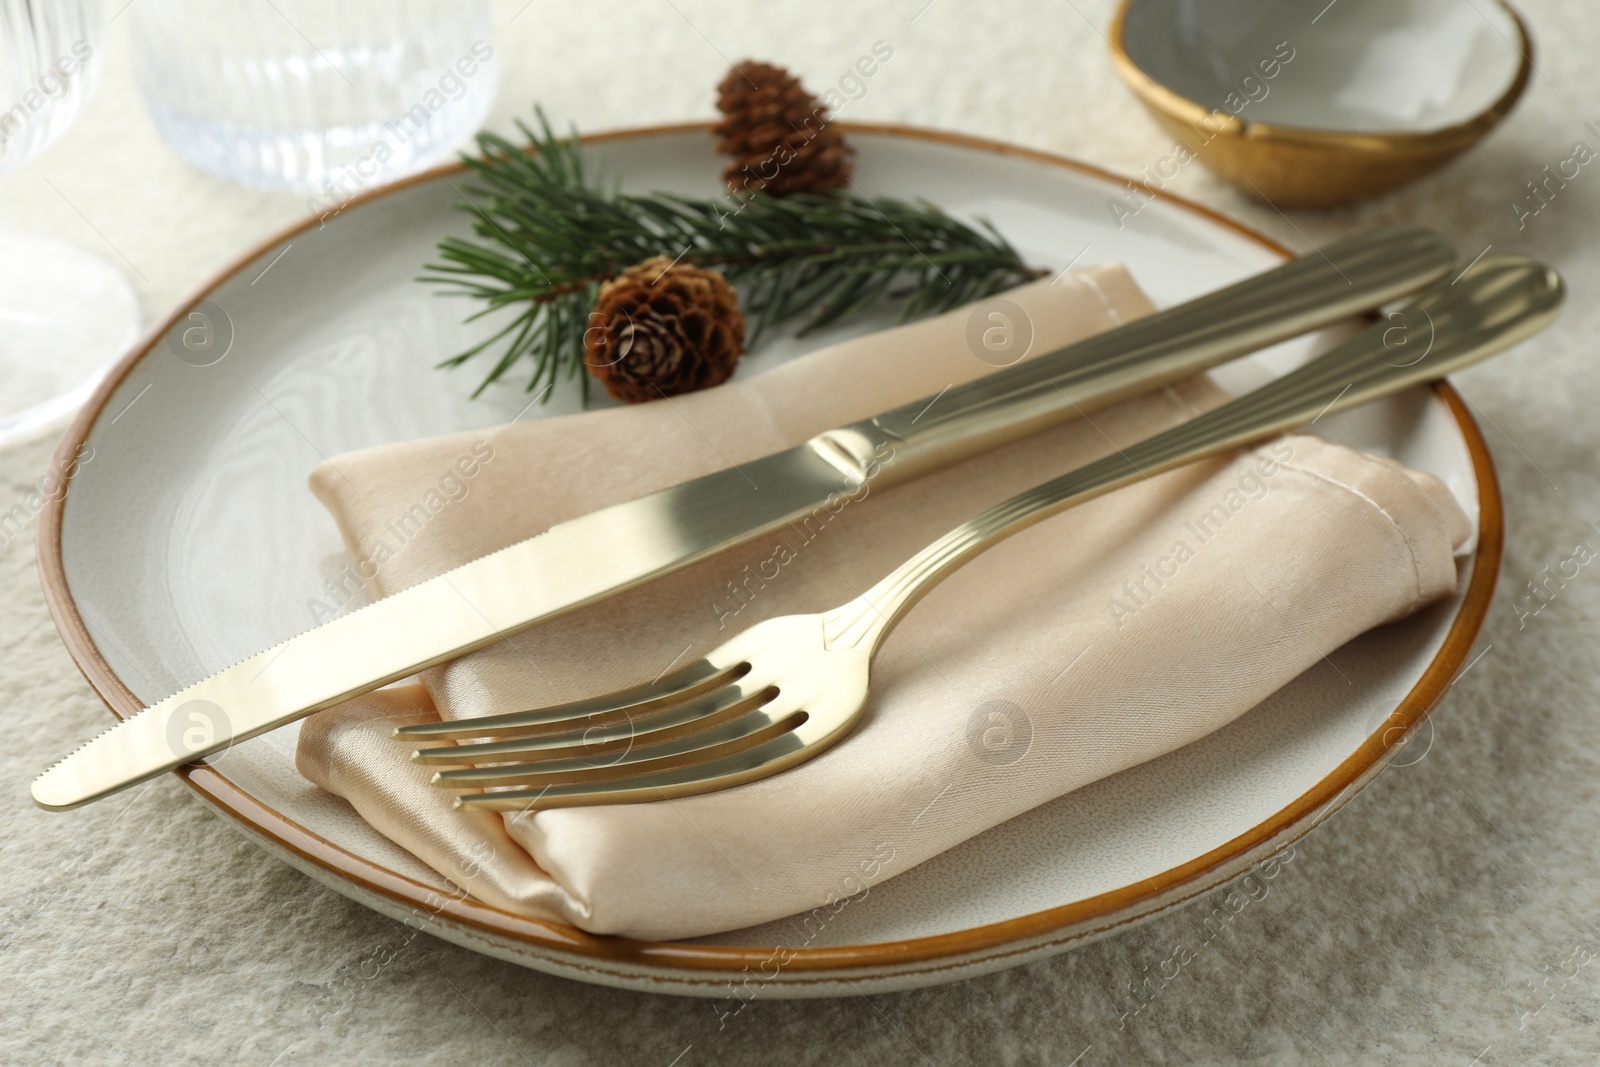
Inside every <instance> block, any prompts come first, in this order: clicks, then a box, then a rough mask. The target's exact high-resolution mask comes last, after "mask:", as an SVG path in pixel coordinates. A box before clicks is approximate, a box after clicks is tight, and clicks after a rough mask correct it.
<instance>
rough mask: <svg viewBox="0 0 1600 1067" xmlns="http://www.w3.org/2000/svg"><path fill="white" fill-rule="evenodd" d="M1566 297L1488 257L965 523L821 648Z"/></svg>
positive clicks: (1492, 343)
mask: <svg viewBox="0 0 1600 1067" xmlns="http://www.w3.org/2000/svg"><path fill="white" fill-rule="evenodd" d="M1563 295H1564V289H1563V285H1562V282H1561V277H1560V275H1558V274H1557V273H1556V272H1555V271H1554V270H1552V269H1550V268H1549V267H1546V266H1545V265H1543V264H1541V263H1539V262H1537V261H1535V260H1533V259H1530V258H1528V257H1526V256H1520V255H1503V256H1491V257H1487V258H1485V259H1481V260H1479V261H1478V262H1477V263H1476V264H1474V265H1473V266H1472V267H1471V268H1469V269H1468V270H1467V271H1465V272H1464V273H1463V274H1462V275H1461V276H1460V277H1459V278H1457V279H1456V281H1454V282H1452V283H1448V284H1445V283H1441V284H1439V285H1437V286H1435V287H1434V288H1433V289H1430V290H1429V291H1427V292H1426V293H1424V294H1423V295H1422V296H1421V297H1419V298H1418V299H1417V300H1415V301H1414V302H1412V303H1411V304H1408V305H1407V306H1406V307H1405V308H1403V309H1401V310H1399V311H1395V312H1392V313H1391V314H1390V315H1389V316H1388V317H1387V318H1385V319H1384V320H1382V321H1380V322H1378V323H1376V324H1374V325H1373V326H1370V327H1369V328H1367V329H1366V330H1365V331H1363V332H1362V333H1360V334H1359V335H1357V336H1356V337H1354V338H1352V339H1350V340H1349V341H1347V342H1345V343H1344V344H1342V345H1339V346H1338V347H1336V348H1334V349H1333V350H1331V351H1329V352H1327V353H1325V354H1323V355H1322V356H1319V357H1317V358H1316V359H1314V360H1312V361H1311V362H1309V363H1307V364H1306V365H1305V366H1303V367H1301V368H1299V369H1298V370H1295V371H1293V372H1291V373H1289V374H1286V375H1284V376H1283V377H1282V378H1279V379H1277V380H1276V381H1274V382H1272V383H1270V384H1268V385H1266V386H1263V387H1262V388H1260V389H1257V390H1255V391H1254V392H1252V393H1247V394H1246V395H1244V396H1242V397H1240V398H1238V399H1237V400H1233V401H1231V402H1229V403H1227V404H1224V405H1222V406H1221V407H1219V408H1215V409H1213V410H1211V411H1209V412H1207V413H1205V414H1203V415H1200V416H1198V417H1196V418H1194V419H1191V420H1190V421H1188V422H1186V423H1183V424H1182V425H1180V426H1175V427H1173V428H1172V429H1170V430H1167V431H1166V432H1164V433H1160V434H1157V435H1155V436H1154V437H1150V438H1147V439H1146V440H1144V441H1141V442H1140V443H1138V444H1136V445H1132V446H1130V447H1128V448H1127V449H1125V450H1121V451H1118V452H1116V453H1115V454H1113V455H1109V456H1106V457H1105V458H1104V459H1100V460H1096V461H1095V462H1093V463H1089V464H1087V465H1085V466H1082V467H1079V468H1077V469H1076V470H1073V471H1069V472H1068V473H1066V474H1063V475H1061V476H1060V477H1058V478H1054V479H1052V480H1050V481H1048V482H1045V483H1044V484H1042V485H1039V486H1036V487H1034V488H1032V489H1029V490H1028V491H1026V492H1024V493H1019V494H1018V495H1016V496H1014V497H1012V498H1011V499H1009V500H1006V501H1003V502H1001V503H999V504H996V505H995V506H994V507H991V508H989V509H988V510H987V511H985V512H983V513H982V514H980V515H978V516H977V517H976V518H974V519H972V520H971V521H969V522H965V523H962V524H961V525H960V526H957V527H956V528H955V529H953V530H951V531H950V532H949V533H947V534H945V535H944V536H943V537H941V538H939V540H937V541H935V542H933V543H932V544H930V545H929V546H928V547H927V548H924V549H923V550H922V551H920V552H918V553H917V554H916V555H914V556H912V557H911V558H910V559H909V560H907V561H906V562H905V563H903V564H902V565H901V566H899V567H897V568H895V570H894V571H892V572H891V573H890V574H889V575H888V576H886V577H885V578H884V579H883V580H882V581H880V582H878V583H877V584H876V585H874V586H873V587H872V588H871V589H869V590H867V591H866V592H865V593H863V594H862V595H861V596H859V597H857V598H856V599H855V600H853V601H851V602H850V603H848V604H845V605H842V606H841V607H839V608H835V609H834V610H833V611H830V612H827V613H826V614H825V615H824V616H823V633H824V639H825V641H826V643H827V644H828V647H830V648H838V647H857V648H860V647H865V648H867V649H869V650H876V648H877V646H878V644H879V642H881V641H882V639H883V637H884V636H885V635H886V634H887V633H888V632H889V630H890V629H892V628H893V627H894V625H895V623H897V622H898V621H899V620H900V619H901V618H902V617H903V616H904V615H905V613H906V612H907V611H908V610H909V609H910V608H911V607H912V605H914V604H915V603H916V602H917V601H918V600H920V599H921V598H922V597H923V596H924V595H925V594H926V593H927V592H928V591H929V590H930V589H932V588H933V587H934V586H935V585H937V584H938V583H939V582H940V581H942V580H943V579H944V578H945V577H947V576H948V575H950V574H951V573H952V572H954V571H955V570H956V569H957V568H958V567H960V566H961V565H962V564H963V563H965V562H967V561H968V560H969V559H971V558H972V557H974V556H976V555H977V554H978V553H980V552H983V551H984V550H985V549H988V548H991V547H993V546H994V545H996V544H999V543H1000V542H1001V541H1003V540H1005V539H1006V538H1008V537H1010V536H1011V535H1012V534H1015V533H1018V532H1020V531H1022V530H1025V529H1027V528H1028V527H1029V526H1032V525H1033V524H1034V523H1036V522H1040V521H1042V520H1044V519H1047V518H1049V517H1050V516H1051V515H1054V514H1056V513H1057V512H1060V511H1064V510H1066V509H1067V508H1070V507H1072V506H1074V505H1076V504H1081V503H1083V502H1085V501H1087V500H1093V499H1094V498H1095V497H1098V496H1101V495H1103V494H1105V493H1109V492H1111V491H1112V490H1114V489H1118V488H1121V487H1122V486H1125V485H1128V484H1130V483H1132V482H1136V481H1138V480H1140V479H1141V478H1148V477H1151V476H1153V475H1156V474H1159V473H1161V472H1163V471H1167V470H1171V469H1173V468H1174V467H1180V466H1183V465H1184V464H1187V463H1193V462H1194V461H1196V460H1200V459H1205V458H1207V457H1209V456H1215V455H1218V454H1220V453H1223V452H1227V451H1230V450H1232V449H1235V448H1239V447H1241V446H1244V445H1248V444H1252V443H1254V442H1257V441H1261V440H1264V439H1266V438H1268V437H1272V436H1275V435H1277V434H1279V433H1282V432H1284V431H1286V430H1290V429H1292V428H1294V427H1296V426H1300V425H1302V424H1304V423H1307V422H1314V421H1316V420H1317V419H1319V418H1321V417H1322V416H1323V415H1325V414H1328V413H1329V412H1334V411H1342V410H1344V409H1345V408H1350V407H1355V406H1357V405H1359V404H1364V403H1366V402H1368V401H1369V400H1375V399H1377V398H1379V397H1384V396H1388V395H1390V394H1392V393H1397V392H1399V391H1401V390H1403V389H1406V388H1409V387H1410V386H1412V385H1416V384H1419V383H1421V382H1426V381H1431V380H1434V379H1438V378H1442V377H1444V376H1445V375H1446V374H1449V373H1450V372H1452V371H1455V370H1459V369H1460V368H1462V367H1465V366H1468V365H1469V364H1472V363H1475V362H1477V361H1478V360H1481V359H1484V358H1485V357H1487V356H1490V355H1493V354H1494V353H1496V352H1498V351H1500V350H1501V349H1503V348H1506V347H1508V346H1510V345H1513V344H1515V343H1517V342H1518V341H1521V340H1523V339H1524V338H1526V337H1529V336H1530V335H1532V334H1534V333H1537V332H1538V331H1539V330H1541V329H1543V328H1544V327H1545V326H1546V325H1547V324H1548V323H1549V322H1550V321H1551V320H1552V319H1554V318H1555V316H1556V314H1557V312H1558V310H1559V309H1560V306H1561V301H1562V298H1563Z"/></svg>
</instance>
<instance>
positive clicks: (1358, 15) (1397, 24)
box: [1124, 0, 1522, 133]
mask: <svg viewBox="0 0 1600 1067" xmlns="http://www.w3.org/2000/svg"><path fill="white" fill-rule="evenodd" d="M1324 3H1326V0H1308V2H1295V3H1285V2H1281V0H1279V2H1272V3H1266V2H1262V0H1135V2H1134V3H1133V4H1132V5H1130V7H1129V10H1128V13H1127V20H1126V23H1125V31H1124V44H1125V47H1126V49H1127V53H1128V57H1129V58H1130V59H1132V60H1133V62H1134V63H1135V64H1136V65H1137V66H1138V67H1139V68H1140V69H1141V70H1143V71H1144V72H1145V73H1146V74H1147V75H1149V76H1150V77H1151V78H1152V79H1154V80H1155V81H1156V82H1158V83H1160V84H1161V85H1164V86H1166V87H1167V88H1168V89H1171V90H1173V91H1174V92H1176V93H1178V94H1179V95H1181V96H1184V97H1187V98H1188V99H1190V100H1193V101H1195V102H1196V103H1198V104H1201V105H1203V106H1205V107H1207V108H1212V109H1215V110H1221V111H1226V112H1228V113H1229V114H1234V115H1237V116H1239V117H1240V118H1241V119H1244V120H1245V121H1248V122H1264V123H1269V124H1276V125H1281V126H1296V127H1301V128H1305V129H1316V130H1337V131H1346V132H1352V133H1393V132H1413V133H1422V132H1427V131H1431V130H1438V129H1443V128H1446V127H1449V126H1455V125H1458V124H1460V123H1463V122H1466V121H1468V120H1470V119H1472V118H1474V117H1476V116H1477V115H1480V114H1482V113H1483V112H1485V111H1487V110H1488V109H1489V108H1490V107H1491V106H1492V105H1493V104H1494V102H1495V101H1496V100H1498V99H1499V98H1500V97H1501V96H1502V95H1503V94H1504V93H1505V92H1506V90H1507V89H1509V88H1510V87H1511V84H1512V82H1513V81H1514V80H1515V79H1516V76H1517V71H1518V69H1519V67H1520V65H1521V62H1522V56H1521V47H1522V45H1521V41H1522V36H1521V31H1520V30H1519V29H1518V27H1517V23H1516V19H1515V18H1513V17H1512V15H1511V12H1510V11H1508V10H1507V9H1506V8H1505V7H1503V6H1501V5H1500V4H1498V3H1494V2H1491V0H1483V2H1477V0H1336V2H1334V3H1331V4H1327V6H1326V7H1323V5H1324ZM1319 9H1321V12H1320V14H1319V13H1318V10H1319Z"/></svg>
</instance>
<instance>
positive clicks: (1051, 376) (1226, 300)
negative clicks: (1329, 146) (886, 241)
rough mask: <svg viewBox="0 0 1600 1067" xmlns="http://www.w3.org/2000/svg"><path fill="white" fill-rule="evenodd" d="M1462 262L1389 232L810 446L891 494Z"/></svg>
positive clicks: (1413, 234)
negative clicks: (881, 459) (889, 458)
mask: <svg viewBox="0 0 1600 1067" xmlns="http://www.w3.org/2000/svg"><path fill="white" fill-rule="evenodd" d="M1454 265H1455V251H1454V250H1453V249H1452V248H1451V247H1450V245H1449V244H1448V243H1446V241H1445V240H1444V238H1443V237H1441V236H1440V235H1439V234H1437V233H1435V232H1434V231H1433V230H1429V229H1425V228H1422V227H1419V226H1389V227H1384V228H1382V229H1377V230H1371V231H1368V232H1366V233H1363V234H1360V235H1359V236H1356V237H1352V238H1349V239H1347V240H1343V241H1340V242H1338V243H1336V244H1331V245H1328V246H1326V247H1325V248H1323V249H1322V250H1320V251H1317V252H1312V253H1310V254H1308V255H1304V256H1301V257H1300V258H1299V259H1294V260H1290V261H1289V262H1288V263H1285V264H1283V265H1282V266H1280V267H1274V268H1273V269H1271V270H1268V271H1265V272H1263V273H1261V274H1257V275H1254V276H1252V277H1249V278H1246V279H1244V280H1243V281H1241V282H1238V283H1237V284H1235V285H1231V286H1229V287H1228V288H1226V289H1221V290H1218V291H1217V292H1214V293H1209V294H1207V295H1205V296H1202V297H1198V298H1196V299H1194V300H1190V301H1188V302H1187V303H1184V304H1179V305H1178V306H1176V307H1173V308H1169V309H1167V310H1166V311H1160V312H1157V313H1155V314H1153V315H1148V316H1146V317H1144V318H1142V319H1139V320H1137V321H1135V322H1130V323H1128V324H1127V325H1124V326H1120V327H1118V328H1116V329H1114V330H1111V331H1109V332H1106V333H1102V334H1098V335H1096V336H1094V337H1090V338H1088V339H1086V340H1083V341H1078V342H1076V343H1074V344H1070V345H1067V346H1066V347H1064V348H1060V349H1057V350H1056V351H1054V352H1050V353H1048V354H1046V355H1042V356H1038V357H1036V358H1034V359H1031V360H1028V361H1027V362H1025V363H1022V364H1020V365H1018V366H1015V367H1010V368H1007V369H1005V370H1002V371H998V372H996V373H994V374H990V375H987V376H985V377H983V378H979V379H977V380H976V381H972V382H968V383H967V384H965V385H960V386H956V387H954V388H951V389H947V390H946V391H944V392H943V393H940V394H939V395H937V396H934V397H924V398H922V399H921V400H916V401H913V402H912V403H909V404H906V405H904V406H903V407H898V408H895V409H894V410H892V411H888V412H885V413H884V414H881V415H878V416H875V417H874V418H871V419H866V420H863V421H861V422H858V423H854V424H852V425H850V426H847V427H843V428H841V429H838V430H831V431H828V432H827V433H824V434H821V435H819V437H818V438H814V439H813V440H812V442H811V444H812V447H813V448H814V449H815V450H816V451H818V452H819V453H821V454H823V455H824V456H826V457H828V458H829V460H830V462H833V463H835V464H836V465H839V466H842V467H848V466H851V465H855V466H857V467H858V468H859V469H860V470H863V471H865V470H870V469H873V467H875V466H876V464H875V463H874V462H873V457H874V456H881V455H882V451H881V447H880V446H883V445H887V446H889V447H891V448H892V449H893V454H894V462H893V463H891V464H886V465H883V466H882V467H881V473H875V474H874V475H873V478H874V481H875V483H877V484H879V485H880V486H883V487H887V485H890V484H898V483H900V482H903V481H908V480H910V479H912V478H915V477H917V476H918V475H920V474H923V473H925V472H926V471H929V470H934V469H939V468H943V467H947V466H949V465H950V464H952V463H957V462H960V461H961V460H964V459H967V458H969V457H971V456H975V455H978V454H980V453H982V452H985V451H987V450H989V449H991V448H995V447H997V446H999V445H1002V444H1005V443H1006V442H1008V441H1014V440H1017V439H1019V438H1022V437H1025V436H1027V435H1029V434H1031V433H1035V432H1037V431H1039V430H1041V429H1043V428H1045V427H1046V426H1049V425H1052V424H1054V423H1057V422H1061V421H1064V420H1065V419H1068V418H1070V417H1072V416H1073V415H1078V414H1082V413H1084V412H1088V411H1093V410H1095V409H1096V408H1102V407H1106V406H1107V405H1110V404H1113V403H1116V402H1117V401H1119V400H1123V399H1126V398H1127V397H1130V396H1133V395H1135V394H1138V393H1142V392H1145V391H1146V390H1149V389H1154V388H1157V387H1159V386H1162V385H1165V384H1167V383H1169V382H1174V381H1178V380H1179V379H1182V378H1186V377H1188V376H1190V375H1192V374H1197V373H1199V372H1200V371H1203V370H1205V369H1207V368H1209V367H1214V366H1216V365H1218V364H1220V363H1225V362H1227V361H1228V360H1231V359H1236V358H1237V357H1239V356H1242V355H1246V354H1247V353H1250V352H1254V351H1256V350H1258V349H1261V348H1265V347H1267V346H1269V345H1273V344H1276V343H1278V342H1280V341H1286V340H1288V339H1290V338H1292V337H1297V336H1299V335H1300V334H1303V333H1306V332H1309V331H1311V330H1315V329H1318V328H1321V327H1324V326H1329V325H1332V324H1334V323H1337V322H1339V321H1340V320H1342V319H1347V318H1351V317H1353V316H1356V315H1359V314H1361V313H1363V312H1366V311H1370V310H1372V309H1373V308H1376V307H1378V306H1380V305H1382V304H1385V303H1388V302H1390V301H1393V300H1397V299H1399V298H1400V297H1403V296H1407V295H1409V294H1411V293H1415V292H1417V291H1419V290H1421V289H1423V288H1425V287H1427V286H1429V285H1431V284H1433V283H1434V282H1437V281H1439V280H1441V279H1442V278H1444V277H1445V276H1446V275H1447V274H1448V273H1449V272H1450V271H1451V270H1452V269H1453V267H1454Z"/></svg>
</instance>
